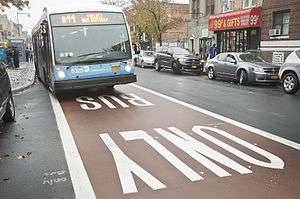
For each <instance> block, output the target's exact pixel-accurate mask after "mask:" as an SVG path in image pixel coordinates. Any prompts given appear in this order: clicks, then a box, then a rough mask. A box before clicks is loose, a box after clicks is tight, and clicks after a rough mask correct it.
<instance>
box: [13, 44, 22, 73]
mask: <svg viewBox="0 0 300 199" xmlns="http://www.w3.org/2000/svg"><path fill="white" fill-rule="evenodd" d="M13 60H14V66H15V68H19V67H20V61H19V50H18V48H17V47H13Z"/></svg>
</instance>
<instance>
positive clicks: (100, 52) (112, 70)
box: [32, 3, 136, 93]
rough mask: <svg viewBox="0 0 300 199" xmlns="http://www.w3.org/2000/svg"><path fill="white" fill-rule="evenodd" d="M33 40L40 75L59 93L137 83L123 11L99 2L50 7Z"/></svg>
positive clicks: (44, 11) (46, 9)
mask: <svg viewBox="0 0 300 199" xmlns="http://www.w3.org/2000/svg"><path fill="white" fill-rule="evenodd" d="M32 40H33V49H34V55H35V56H34V64H35V68H36V73H37V76H38V78H39V80H40V81H41V82H42V83H43V84H44V85H45V86H46V87H47V88H49V89H50V91H52V92H54V93H55V92H58V91H64V90H71V89H88V88H97V87H110V88H112V87H113V86H114V85H118V84H127V83H132V82H136V75H135V74H134V67H133V62H132V45H131V39H130V34H129V29H128V24H127V22H126V17H125V15H124V13H123V12H122V9H121V8H118V7H115V6H109V5H102V4H99V3H95V4H90V3H89V4H87V3H84V4H80V5H74V4H71V3H70V4H69V5H67V6H64V5H58V6H57V7H46V8H44V10H43V14H42V17H41V19H40V20H39V22H38V23H37V25H36V26H35V27H34V28H33V30H32Z"/></svg>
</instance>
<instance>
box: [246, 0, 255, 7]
mask: <svg viewBox="0 0 300 199" xmlns="http://www.w3.org/2000/svg"><path fill="white" fill-rule="evenodd" d="M255 6H256V0H243V8H251V7H255Z"/></svg>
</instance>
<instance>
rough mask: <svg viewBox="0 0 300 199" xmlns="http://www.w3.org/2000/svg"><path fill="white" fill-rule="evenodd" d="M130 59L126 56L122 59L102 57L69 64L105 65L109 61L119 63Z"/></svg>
mask: <svg viewBox="0 0 300 199" xmlns="http://www.w3.org/2000/svg"><path fill="white" fill-rule="evenodd" d="M129 58H130V57H128V56H122V57H104V58H93V59H86V60H78V61H75V62H70V63H69V64H82V63H85V64H88V63H95V62H99V63H105V62H109V61H120V60H126V59H129Z"/></svg>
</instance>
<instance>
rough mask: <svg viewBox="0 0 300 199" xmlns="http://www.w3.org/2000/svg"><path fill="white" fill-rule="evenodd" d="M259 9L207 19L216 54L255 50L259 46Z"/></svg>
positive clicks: (218, 15)
mask: <svg viewBox="0 0 300 199" xmlns="http://www.w3.org/2000/svg"><path fill="white" fill-rule="evenodd" d="M260 25H261V7H255V8H250V9H246V10H240V11H236V12H228V13H222V14H217V15H212V16H210V17H209V30H211V31H214V33H215V36H216V42H217V49H218V52H219V53H220V52H244V51H246V50H256V49H258V48H259V45H260V32H261V31H260Z"/></svg>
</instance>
